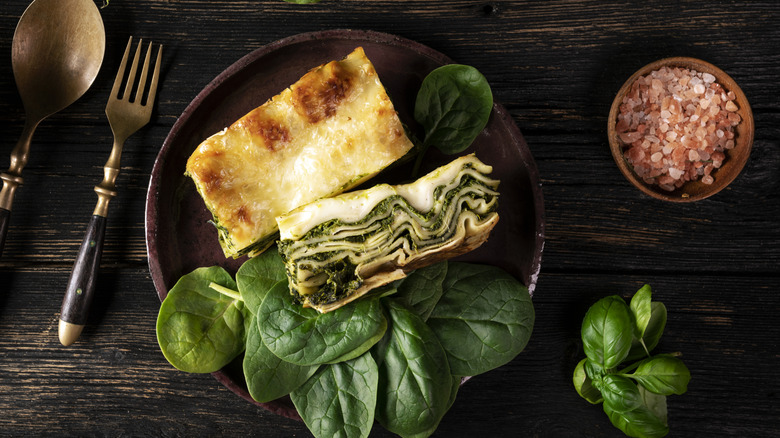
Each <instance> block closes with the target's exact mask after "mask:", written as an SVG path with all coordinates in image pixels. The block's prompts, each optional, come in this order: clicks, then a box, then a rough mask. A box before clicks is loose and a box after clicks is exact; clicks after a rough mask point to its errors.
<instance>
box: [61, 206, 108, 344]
mask: <svg viewBox="0 0 780 438" xmlns="http://www.w3.org/2000/svg"><path fill="white" fill-rule="evenodd" d="M105 235H106V218H105V216H99V215H96V214H95V215H92V218H91V219H90V221H89V225H87V231H86V234H85V235H84V240H83V241H82V242H81V247H80V248H79V253H78V255H77V256H76V262H75V263H74V265H73V271H72V272H71V274H70V280H68V288H67V290H66V291H65V297H64V298H63V300H62V311H61V312H60V326H59V337H60V342H61V343H62V345H65V346H68V345H70V344H72V343H73V342H74V341H75V340H76V339H77V338H78V337H79V335H80V334H81V330H82V329H83V328H84V325H85V324H86V323H87V316H88V315H89V307H90V304H91V303H92V298H93V296H94V295H95V282H96V280H97V273H98V268H99V267H100V257H101V255H102V254H103V240H104V237H105Z"/></svg>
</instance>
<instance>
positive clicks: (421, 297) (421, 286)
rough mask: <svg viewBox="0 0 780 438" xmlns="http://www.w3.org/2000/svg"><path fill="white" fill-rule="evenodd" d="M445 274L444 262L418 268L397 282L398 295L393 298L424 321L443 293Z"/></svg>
mask: <svg viewBox="0 0 780 438" xmlns="http://www.w3.org/2000/svg"><path fill="white" fill-rule="evenodd" d="M446 275H447V263H446V262H441V263H436V264H433V265H430V266H426V267H424V268H421V269H418V270H416V271H414V272H412V273H411V274H409V276H407V277H406V278H404V279H403V280H400V281H399V282H398V285H397V286H396V287H397V289H398V295H397V296H396V297H394V298H395V299H396V300H398V301H399V302H401V303H403V304H404V305H405V306H406V307H408V308H409V309H410V310H412V311H413V312H414V313H416V314H418V315H419V316H420V317H421V318H422V319H423V321H426V320H428V317H429V316H430V315H431V312H433V308H434V307H435V306H436V303H438V302H439V299H440V298H441V296H442V294H443V293H444V289H443V287H442V282H443V281H444V277H445V276H446Z"/></svg>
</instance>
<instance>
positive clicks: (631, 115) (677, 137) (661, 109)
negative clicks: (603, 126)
mask: <svg viewBox="0 0 780 438" xmlns="http://www.w3.org/2000/svg"><path fill="white" fill-rule="evenodd" d="M734 98H735V95H734V92H729V91H727V90H725V89H723V87H721V85H720V84H718V83H717V82H716V81H715V76H713V75H711V74H709V73H702V72H697V71H696V70H690V69H687V68H679V67H661V68H660V69H658V70H655V71H652V72H650V73H649V74H647V75H645V76H640V77H639V78H637V80H636V81H634V83H633V84H632V85H631V88H630V89H629V91H628V93H627V94H626V96H625V97H624V98H623V101H622V102H621V105H620V113H619V114H618V117H617V124H616V126H615V130H616V132H617V135H618V139H619V140H620V142H621V144H622V146H623V154H624V156H625V158H626V160H628V162H629V163H630V164H631V165H632V166H633V167H634V171H635V172H636V174H637V175H638V176H639V177H640V178H642V179H643V180H644V181H645V182H646V183H647V184H657V185H658V186H659V187H661V188H662V189H664V190H668V191H673V190H675V189H677V188H679V187H682V185H683V184H685V183H686V182H688V181H695V180H698V179H699V178H701V181H702V182H703V183H704V184H712V183H713V182H714V178H713V176H712V175H711V174H712V172H713V171H714V170H715V169H718V168H719V167H720V166H721V164H723V161H724V160H725V159H726V154H725V153H724V151H725V150H728V149H732V148H734V145H735V141H734V127H735V126H737V125H738V124H739V122H740V121H741V118H740V116H739V114H737V113H736V111H737V110H738V109H739V108H738V106H737V105H736V103H735V102H734Z"/></svg>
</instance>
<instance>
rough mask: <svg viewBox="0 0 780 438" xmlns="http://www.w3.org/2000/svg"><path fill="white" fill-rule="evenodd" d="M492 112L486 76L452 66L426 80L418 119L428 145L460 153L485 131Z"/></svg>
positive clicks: (417, 103)
mask: <svg viewBox="0 0 780 438" xmlns="http://www.w3.org/2000/svg"><path fill="white" fill-rule="evenodd" d="M492 109H493V94H492V92H491V90H490V85H489V84H488V82H487V80H486V79H485V77H484V76H483V75H482V73H480V72H479V71H478V70H477V69H475V68H474V67H470V66H467V65H460V64H450V65H445V66H442V67H439V68H437V69H435V70H433V71H432V72H430V73H429V74H428V76H426V77H425V79H424V80H423V83H422V85H421V86H420V90H419V91H418V92H417V99H416V101H415V105H414V119H415V120H417V121H418V122H419V123H420V124H421V125H422V126H423V128H425V141H424V143H425V144H429V145H430V144H433V145H435V146H436V147H437V148H439V149H440V150H441V151H442V152H444V153H445V154H457V153H459V152H462V151H463V150H464V149H466V148H467V147H469V145H470V144H471V143H472V142H473V141H474V139H475V138H476V137H477V135H478V134H479V133H480V131H482V129H483V128H484V127H485V125H486V124H487V121H488V118H489V117H490V111H491V110H492Z"/></svg>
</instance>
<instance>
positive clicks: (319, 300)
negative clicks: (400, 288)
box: [277, 155, 499, 312]
mask: <svg viewBox="0 0 780 438" xmlns="http://www.w3.org/2000/svg"><path fill="white" fill-rule="evenodd" d="M491 171H492V168H491V167H490V166H488V165H486V164H484V163H482V162H481V161H479V160H478V159H477V158H476V157H475V156H474V155H468V156H464V157H460V158H458V159H456V160H454V161H453V162H451V163H450V164H448V165H446V166H443V167H440V168H438V169H436V170H434V171H433V172H431V173H429V174H428V175H426V176H424V177H422V178H420V179H419V180H417V181H415V182H413V183H411V184H406V185H399V186H390V185H387V184H380V185H378V186H374V187H372V188H370V189H367V190H362V191H357V192H352V193H346V194H343V195H340V196H336V197H333V198H327V199H321V200H319V201H316V202H313V203H311V204H307V205H304V206H302V207H299V208H297V209H295V210H293V211H291V212H290V213H288V214H286V215H283V216H281V217H279V218H277V222H278V224H279V230H280V233H281V241H280V242H279V252H280V253H281V255H282V259H283V260H284V262H285V265H286V269H287V275H288V279H289V283H290V289H291V292H292V294H293V295H294V296H295V297H296V298H297V299H298V301H300V302H301V303H302V304H303V305H304V306H306V307H313V308H315V309H317V310H318V311H320V312H328V311H331V310H334V309H336V308H338V307H341V306H343V305H344V304H346V303H348V302H350V301H352V300H354V299H357V298H359V297H360V296H362V295H364V294H365V293H366V292H368V291H370V290H371V289H373V288H376V287H378V286H382V285H384V284H388V283H390V282H392V281H395V280H398V279H401V278H403V277H405V276H406V273H407V272H411V271H412V270H414V269H418V268H421V267H423V266H427V265H430V264H432V263H435V262H438V261H441V260H444V259H448V258H451V257H454V256H457V255H460V254H463V253H465V252H468V251H470V250H472V249H475V248H476V247H478V246H480V245H481V244H482V243H483V242H485V240H487V237H488V234H489V233H490V230H492V228H493V227H494V226H495V224H496V223H497V222H498V213H497V208H498V192H497V189H498V184H499V182H498V181H497V180H494V179H491V178H489V177H488V176H487V175H488V174H489V173H490V172H491Z"/></svg>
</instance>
